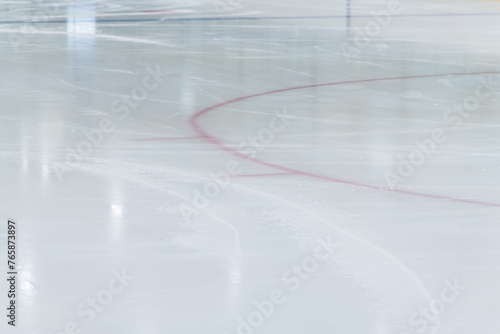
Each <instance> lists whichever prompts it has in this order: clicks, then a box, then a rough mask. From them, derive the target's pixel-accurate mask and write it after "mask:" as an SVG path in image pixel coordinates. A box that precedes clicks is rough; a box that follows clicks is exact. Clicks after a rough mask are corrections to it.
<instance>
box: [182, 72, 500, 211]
mask: <svg viewBox="0 0 500 334" xmlns="http://www.w3.org/2000/svg"><path fill="white" fill-rule="evenodd" d="M481 74H483V75H484V74H500V72H475V73H451V74H431V75H416V76H404V77H392V78H377V79H363V80H353V81H341V82H333V83H323V84H315V85H306V86H298V87H291V88H284V89H277V90H272V91H268V92H263V93H258V94H252V95H247V96H242V97H238V98H235V99H233V100H229V101H226V102H222V103H219V104H216V105H214V106H211V107H208V108H205V109H203V110H200V111H199V112H197V113H196V114H194V115H193V116H191V118H190V119H189V124H190V125H191V127H192V128H193V130H194V131H196V132H197V133H198V134H199V136H200V137H201V138H202V139H204V140H205V141H207V142H208V143H210V144H212V145H214V146H216V147H217V148H218V149H220V150H222V151H225V152H228V153H229V154H231V155H233V156H236V157H239V158H242V159H245V160H249V161H252V162H255V163H258V164H260V165H263V166H267V167H271V168H274V169H278V170H281V171H284V172H288V173H294V174H300V175H304V176H309V177H313V178H316V179H321V180H326V181H330V182H336V183H343V184H348V185H353V186H357V187H361V188H367V189H372V190H377V191H387V192H393V193H397V194H403V195H410V196H418V197H424V198H433V199H440V200H448V201H453V202H460V203H467V204H477V205H483V206H493V207H500V203H491V202H483V201H476V200H470V199H463V198H453V197H448V196H443V195H435V194H425V193H418V192H414V191H409V190H402V189H394V188H389V187H384V186H377V185H371V184H367V183H362V182H356V181H351V180H345V179H339V178H334V177H330V176H323V175H318V174H314V173H310V172H305V171H301V170H298V169H293V168H289V167H285V166H281V165H278V164H274V163H270V162H267V161H264V160H260V159H257V158H251V157H248V156H246V155H244V154H242V153H240V152H238V151H237V150H235V149H233V148H231V147H228V146H226V145H225V144H224V143H223V142H222V141H221V140H220V139H218V138H217V137H215V136H214V135H212V134H210V133H208V132H207V131H205V130H204V129H203V128H202V127H201V125H200V124H199V120H200V118H201V117H202V116H204V115H206V114H208V113H209V112H211V111H214V110H216V109H219V108H221V107H225V106H228V105H231V104H233V103H236V102H240V101H244V100H250V99H254V98H257V97H262V96H267V95H272V94H279V93H283V92H289V91H294V90H300V89H307V88H317V87H326V86H339V85H346V84H355V83H367V82H377V81H391V80H405V79H419V78H437V77H446V76H463V75H481Z"/></svg>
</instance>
